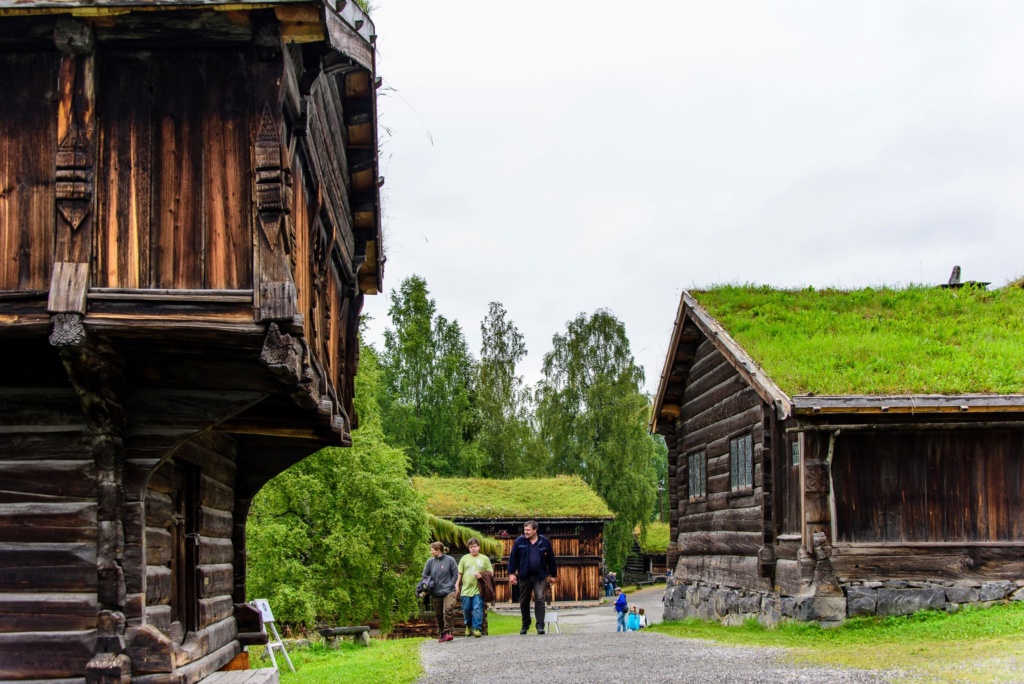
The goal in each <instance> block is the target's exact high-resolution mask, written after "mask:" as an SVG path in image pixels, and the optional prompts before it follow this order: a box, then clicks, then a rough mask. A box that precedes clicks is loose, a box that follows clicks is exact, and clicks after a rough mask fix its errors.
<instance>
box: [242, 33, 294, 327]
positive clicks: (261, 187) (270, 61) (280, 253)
mask: <svg viewBox="0 0 1024 684" xmlns="http://www.w3.org/2000/svg"><path fill="white" fill-rule="evenodd" d="M260 56H261V59H265V61H260V62H256V63H254V65H253V69H254V71H255V73H254V85H255V88H254V92H255V103H254V105H255V111H256V112H258V116H257V119H256V120H257V124H256V130H255V135H254V137H253V150H252V158H253V170H254V172H255V177H254V188H253V198H254V202H255V207H254V209H255V212H254V213H255V216H256V219H255V222H256V230H255V231H254V233H255V234H254V236H253V239H254V247H255V249H254V250H253V253H254V254H255V258H256V264H255V269H254V274H255V281H256V282H255V287H254V290H255V293H256V311H257V319H258V320H261V321H263V320H291V319H292V318H293V317H294V316H295V313H296V291H295V282H294V276H293V271H292V265H291V260H290V256H289V255H290V253H291V252H292V242H291V241H292V236H291V234H290V231H289V230H288V224H287V220H286V219H287V217H288V214H289V213H290V206H291V203H290V201H289V198H290V193H291V190H290V187H289V184H290V182H291V180H290V173H289V170H288V166H287V164H286V159H287V156H286V155H285V154H284V151H283V149H282V144H283V133H284V120H283V118H282V115H281V111H282V98H283V88H282V85H281V84H282V82H283V78H284V55H282V53H281V52H280V49H278V50H277V51H276V52H275V51H272V50H271V51H268V49H267V47H266V46H264V47H262V48H261V52H260Z"/></svg>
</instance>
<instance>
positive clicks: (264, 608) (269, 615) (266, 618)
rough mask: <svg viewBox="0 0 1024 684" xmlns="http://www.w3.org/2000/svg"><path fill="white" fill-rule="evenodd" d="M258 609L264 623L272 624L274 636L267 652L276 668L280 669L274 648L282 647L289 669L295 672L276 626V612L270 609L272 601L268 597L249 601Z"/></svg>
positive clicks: (269, 642) (269, 641)
mask: <svg viewBox="0 0 1024 684" xmlns="http://www.w3.org/2000/svg"><path fill="white" fill-rule="evenodd" d="M249 603H250V604H251V605H252V606H253V607H255V608H256V610H258V611H260V618H262V619H263V624H265V625H270V631H271V632H272V633H273V635H274V638H273V639H272V640H268V641H267V653H269V654H270V662H271V663H273V664H274V669H275V670H279V669H281V668H279V667H278V666H277V659H276V658H274V649H275V648H279V649H281V653H282V654H283V655H284V659H285V662H287V663H288V669H290V670H291V671H292V672H295V666H294V665H292V659H291V658H289V657H288V651H286V650H285V648H284V642H283V641H281V635H279V634H278V633H277V627H275V626H274V613H273V612H272V611H271V610H270V602H269V601H267V599H253V600H252V601H250V602H249Z"/></svg>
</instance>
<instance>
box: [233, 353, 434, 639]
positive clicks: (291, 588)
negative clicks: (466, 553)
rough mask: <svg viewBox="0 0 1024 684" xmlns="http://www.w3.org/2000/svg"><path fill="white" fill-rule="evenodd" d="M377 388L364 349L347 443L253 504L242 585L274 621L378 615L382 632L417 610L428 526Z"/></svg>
mask: <svg viewBox="0 0 1024 684" xmlns="http://www.w3.org/2000/svg"><path fill="white" fill-rule="evenodd" d="M381 394H382V377H381V370H380V364H379V362H378V358H377V354H376V353H375V351H374V349H373V348H372V347H369V346H363V348H362V350H361V355H360V364H359V373H358V375H357V376H356V397H355V401H356V410H357V412H358V415H359V429H358V430H356V431H355V433H354V434H353V436H352V441H353V445H352V447H351V448H348V449H334V448H331V449H323V450H322V451H319V452H317V453H316V454H314V455H312V456H310V457H309V458H307V459H305V460H304V461H301V462H299V463H297V464H296V465H294V466H292V467H291V468H289V469H288V470H286V471H285V472H283V473H281V474H280V475H278V476H277V477H275V478H274V479H273V480H271V481H270V482H269V483H267V485H266V486H265V487H264V488H263V489H262V490H261V491H260V492H259V494H257V496H256V498H255V499H254V500H253V504H252V509H251V512H250V517H249V521H248V527H247V536H248V548H249V564H248V570H249V576H248V591H249V595H250V597H254V596H255V597H266V598H268V599H270V603H271V605H272V606H273V607H274V613H275V615H276V616H277V617H278V618H279V619H280V620H281V621H283V622H290V623H295V624H301V625H305V626H313V625H314V624H315V623H317V622H321V621H325V622H330V623H341V624H360V623H364V622H365V621H367V620H369V619H371V618H373V617H379V618H380V620H381V627H382V628H383V629H388V628H389V627H390V626H391V625H392V624H394V623H395V622H398V621H401V620H404V619H407V618H408V617H410V616H412V615H413V614H415V612H416V605H415V604H416V602H415V600H414V598H415V597H414V595H413V590H414V588H415V586H416V583H417V582H418V581H419V574H420V568H421V567H422V563H423V562H424V559H425V558H426V556H427V546H426V544H427V542H428V540H429V535H430V528H429V526H428V523H427V517H426V513H425V510H424V503H423V500H422V497H420V496H419V495H418V494H417V493H416V492H415V491H414V490H413V489H412V484H411V482H410V481H409V477H408V473H407V470H408V461H407V458H406V456H405V453H404V452H403V451H402V450H401V449H397V448H394V447H392V446H389V445H388V444H387V442H386V441H385V439H384V432H383V430H382V427H381V410H380V406H379V404H378V401H379V398H380V397H381Z"/></svg>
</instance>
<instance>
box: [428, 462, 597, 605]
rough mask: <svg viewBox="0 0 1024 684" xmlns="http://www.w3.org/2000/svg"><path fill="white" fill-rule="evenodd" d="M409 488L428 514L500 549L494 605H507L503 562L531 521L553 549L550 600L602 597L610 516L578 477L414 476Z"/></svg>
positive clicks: (509, 591)
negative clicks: (420, 497) (554, 561)
mask: <svg viewBox="0 0 1024 684" xmlns="http://www.w3.org/2000/svg"><path fill="white" fill-rule="evenodd" d="M413 486H414V487H415V488H416V489H417V491H419V492H421V493H422V494H424V495H425V496H426V497H427V511H428V512H429V513H431V514H433V515H436V516H438V517H440V518H446V519H449V520H452V521H453V522H455V523H457V524H459V525H463V526H465V527H469V528H472V529H474V530H478V531H479V532H480V533H481V535H485V536H488V537H493V538H494V539H497V540H498V541H500V542H501V543H502V544H503V546H504V553H503V554H502V556H501V558H500V559H494V558H492V559H491V560H492V561H493V562H494V590H495V594H496V595H497V602H498V603H511V602H512V588H511V585H510V584H509V581H508V557H509V553H510V552H511V550H512V544H513V542H515V540H516V537H518V536H519V535H521V534H522V533H523V523H525V522H526V521H527V520H535V521H536V522H537V524H538V525H539V530H540V534H542V535H544V536H545V537H547V538H548V539H550V540H551V545H552V546H553V547H554V550H555V558H556V559H557V563H558V582H557V583H556V584H555V586H554V588H553V589H552V590H551V600H552V601H596V600H599V599H600V598H601V597H602V596H604V586H603V584H602V579H601V568H602V566H603V563H604V525H605V523H606V522H608V521H609V520H612V518H613V515H612V513H611V511H610V510H609V509H608V505H607V504H605V502H604V500H602V499H601V497H599V496H598V495H597V494H596V493H594V491H593V490H592V489H590V487H588V486H587V484H586V483H585V482H583V480H581V479H580V478H578V477H564V476H560V477H552V478H541V479H530V480H518V479H517V480H489V479H483V478H437V477H430V478H424V477H417V478H414V480H413Z"/></svg>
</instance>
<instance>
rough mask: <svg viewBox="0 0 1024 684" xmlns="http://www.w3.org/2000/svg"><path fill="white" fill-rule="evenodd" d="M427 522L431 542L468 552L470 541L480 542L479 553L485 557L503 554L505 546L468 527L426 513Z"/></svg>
mask: <svg viewBox="0 0 1024 684" xmlns="http://www.w3.org/2000/svg"><path fill="white" fill-rule="evenodd" d="M427 522H428V523H429V524H430V534H431V536H432V537H433V538H434V539H433V541H439V542H441V543H443V544H445V545H446V546H448V547H450V548H458V549H466V550H467V551H468V550H469V544H468V543H467V542H469V540H470V539H474V538H476V539H479V540H480V553H482V554H484V555H485V556H496V557H498V558H500V557H501V555H502V554H503V553H505V545H504V544H502V543H501V542H500V541H498V540H497V539H492V538H491V537H488V536H485V535H482V534H480V533H479V532H477V531H476V530H474V529H472V528H470V527H464V526H463V525H456V524H455V523H453V522H452V521H451V520H445V519H444V518H439V517H437V516H436V515H431V514H430V513H427Z"/></svg>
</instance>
